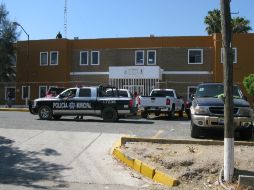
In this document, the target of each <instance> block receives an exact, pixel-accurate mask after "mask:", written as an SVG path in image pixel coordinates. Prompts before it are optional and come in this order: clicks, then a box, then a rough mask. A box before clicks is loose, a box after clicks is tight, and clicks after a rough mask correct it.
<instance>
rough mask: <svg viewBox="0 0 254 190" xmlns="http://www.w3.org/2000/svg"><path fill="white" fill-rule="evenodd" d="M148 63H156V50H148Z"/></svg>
mask: <svg viewBox="0 0 254 190" xmlns="http://www.w3.org/2000/svg"><path fill="white" fill-rule="evenodd" d="M148 64H155V51H149V52H148Z"/></svg>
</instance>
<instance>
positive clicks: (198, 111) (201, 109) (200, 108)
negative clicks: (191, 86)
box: [193, 106, 209, 115]
mask: <svg viewBox="0 0 254 190" xmlns="http://www.w3.org/2000/svg"><path fill="white" fill-rule="evenodd" d="M193 112H194V114H197V115H205V114H209V110H208V107H206V106H196V107H195V108H193Z"/></svg>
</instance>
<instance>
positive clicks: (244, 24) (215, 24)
mask: <svg viewBox="0 0 254 190" xmlns="http://www.w3.org/2000/svg"><path fill="white" fill-rule="evenodd" d="M204 23H205V24H206V31H207V33H208V35H212V34H213V33H221V13H220V10H219V9H214V10H212V11H208V15H207V16H206V17H205V20H204ZM231 25H232V32H233V33H248V32H249V31H251V30H252V28H251V27H250V21H249V20H247V19H245V18H243V17H235V18H232V19H231Z"/></svg>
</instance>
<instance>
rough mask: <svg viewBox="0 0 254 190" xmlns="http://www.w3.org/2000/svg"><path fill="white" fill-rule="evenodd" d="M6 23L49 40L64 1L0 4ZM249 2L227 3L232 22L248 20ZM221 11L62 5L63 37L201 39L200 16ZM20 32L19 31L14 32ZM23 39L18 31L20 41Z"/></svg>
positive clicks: (191, 0)
mask: <svg viewBox="0 0 254 190" xmlns="http://www.w3.org/2000/svg"><path fill="white" fill-rule="evenodd" d="M0 3H3V4H5V6H6V9H7V11H8V12H9V19H10V20H11V21H15V22H18V23H19V24H21V25H22V26H23V28H24V29H25V30H26V32H27V33H28V34H29V36H30V39H31V40H39V39H52V38H55V37H56V34H57V33H58V32H59V31H60V32H61V33H62V34H63V36H64V34H65V32H64V0H0ZM253 8H254V0H231V12H232V13H237V12H239V14H233V15H232V17H235V16H241V17H244V18H246V19H248V20H250V26H251V27H252V28H253V30H252V31H251V32H253V31H254V11H253ZM213 9H220V0H67V38H68V39H73V38H74V37H78V38H79V39H94V38H122V37H124V38H125V37H148V36H150V35H151V34H153V35H155V36H206V35H207V33H206V31H205V27H206V26H205V24H204V17H205V16H206V15H207V13H208V11H209V10H213ZM19 30H20V31H21V29H19ZM26 39H27V36H26V34H25V33H24V32H22V31H21V35H20V37H19V40H26Z"/></svg>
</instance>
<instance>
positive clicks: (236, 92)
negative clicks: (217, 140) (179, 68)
mask: <svg viewBox="0 0 254 190" xmlns="http://www.w3.org/2000/svg"><path fill="white" fill-rule="evenodd" d="M223 93H224V86H223V84H221V83H204V84H200V85H199V86H198V87H197V91H196V94H195V96H194V99H193V101H192V105H191V108H190V110H191V137H194V138H197V137H199V135H200V130H202V129H223V128H224V102H223V96H224V94H223ZM233 98H234V100H233V104H234V105H233V106H234V107H233V108H232V109H233V114H234V115H233V117H234V126H232V127H234V130H235V131H236V132H238V133H240V137H241V138H242V139H244V140H247V139H251V137H252V128H253V125H252V114H253V111H252V109H251V107H250V104H249V102H247V101H246V100H245V97H244V96H243V93H242V91H241V90H240V88H239V87H238V86H237V85H234V86H233Z"/></svg>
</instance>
